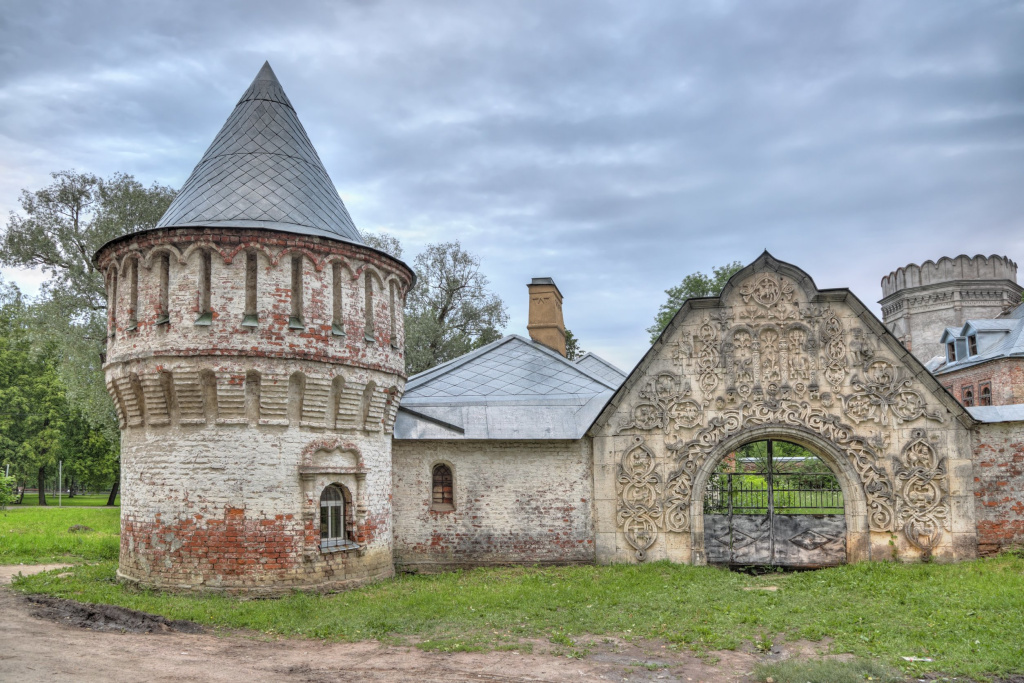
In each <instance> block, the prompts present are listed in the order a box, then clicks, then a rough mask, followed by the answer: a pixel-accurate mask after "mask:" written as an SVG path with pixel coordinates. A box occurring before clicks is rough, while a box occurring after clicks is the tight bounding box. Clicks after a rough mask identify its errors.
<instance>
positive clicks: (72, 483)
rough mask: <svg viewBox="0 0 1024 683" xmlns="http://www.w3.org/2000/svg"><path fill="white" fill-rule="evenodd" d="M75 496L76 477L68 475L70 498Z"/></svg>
mask: <svg viewBox="0 0 1024 683" xmlns="http://www.w3.org/2000/svg"><path fill="white" fill-rule="evenodd" d="M74 497H75V478H74V477H68V498H74Z"/></svg>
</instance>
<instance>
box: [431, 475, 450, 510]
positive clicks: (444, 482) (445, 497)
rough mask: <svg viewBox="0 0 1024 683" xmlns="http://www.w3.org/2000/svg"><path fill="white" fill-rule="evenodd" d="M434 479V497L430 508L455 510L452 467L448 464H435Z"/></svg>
mask: <svg viewBox="0 0 1024 683" xmlns="http://www.w3.org/2000/svg"><path fill="white" fill-rule="evenodd" d="M431 479H432V488H433V492H432V497H431V503H430V508H431V509H432V510H454V509H455V497H454V495H453V489H454V487H453V486H452V468H450V467H448V465H445V464H440V465H434V470H433V476H432V477H431Z"/></svg>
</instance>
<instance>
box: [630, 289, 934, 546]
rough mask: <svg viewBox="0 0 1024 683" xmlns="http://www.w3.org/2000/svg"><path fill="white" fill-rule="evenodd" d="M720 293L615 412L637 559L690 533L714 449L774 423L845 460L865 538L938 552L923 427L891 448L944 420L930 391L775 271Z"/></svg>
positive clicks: (843, 317) (834, 306)
mask: <svg viewBox="0 0 1024 683" xmlns="http://www.w3.org/2000/svg"><path fill="white" fill-rule="evenodd" d="M729 292H731V293H729V294H727V295H726V299H725V300H723V301H722V306H721V307H720V308H717V309H711V310H708V311H706V312H699V311H694V312H692V313H690V314H689V315H691V316H693V318H694V319H693V320H692V321H689V322H687V321H685V320H684V321H682V324H681V325H680V326H679V327H678V328H677V332H676V334H677V335H678V336H677V338H676V339H669V340H667V344H666V346H665V348H666V352H665V357H664V358H663V359H655V360H654V361H653V363H652V365H651V367H652V368H653V369H652V370H650V371H649V373H650V374H648V375H647V377H645V378H642V379H641V381H640V382H639V383H638V384H637V385H636V386H637V387H638V389H636V390H634V392H633V394H632V396H631V398H630V399H627V401H625V402H624V403H623V405H622V408H620V410H622V411H623V412H622V413H621V415H620V417H619V418H618V421H617V423H615V424H616V426H617V428H616V429H615V430H614V432H613V433H614V434H630V435H631V436H630V441H629V442H628V443H626V444H623V446H624V450H623V451H622V454H621V460H620V464H619V468H618V477H617V494H618V517H617V518H618V522H619V528H620V530H621V531H622V533H623V534H624V536H625V539H626V541H627V543H628V544H629V546H630V547H631V548H632V549H633V551H634V553H635V556H636V558H637V559H638V560H644V559H645V558H646V557H647V556H648V551H649V550H650V548H651V547H652V546H653V545H654V543H655V542H656V541H657V539H658V537H659V534H661V533H684V532H689V531H690V530H691V529H692V524H691V519H690V514H691V506H692V505H693V503H694V502H695V501H694V495H700V492H697V493H696V494H695V493H694V490H693V487H694V480H695V477H696V475H697V473H698V471H699V470H700V469H701V467H702V465H705V464H706V463H707V462H708V460H709V458H712V457H718V456H720V455H722V453H720V452H719V446H720V444H722V443H723V442H724V441H725V440H726V439H729V438H731V437H732V436H734V435H736V434H738V433H740V432H741V431H742V430H744V429H747V428H751V427H763V426H767V427H770V426H772V425H778V426H779V427H782V428H787V429H792V428H797V429H799V430H803V431H805V432H808V433H810V434H813V435H816V436H817V437H819V438H821V439H824V440H826V441H829V442H831V444H832V445H833V446H834V448H833V449H830V450H831V453H829V454H827V455H829V456H833V457H835V456H838V455H840V454H841V456H842V457H843V458H844V459H845V462H843V463H841V465H842V470H843V471H845V472H847V473H849V475H848V476H847V481H848V484H849V485H853V486H858V487H859V488H860V490H861V492H862V494H863V500H864V501H865V503H866V516H867V519H866V526H867V528H868V529H869V530H870V531H874V532H887V533H892V532H894V531H901V532H902V533H903V534H904V535H905V536H906V537H907V539H908V540H909V541H910V542H911V543H913V544H914V545H915V546H917V547H919V548H922V549H930V548H933V547H935V544H936V543H938V542H939V540H940V538H941V535H942V530H943V529H945V528H948V514H949V504H948V501H947V496H946V493H947V488H948V484H947V480H946V473H945V469H944V464H943V461H942V460H941V458H939V457H938V456H937V454H936V452H935V449H934V447H933V446H931V445H930V444H929V443H928V441H927V440H926V439H924V437H923V432H922V431H921V430H920V429H917V430H914V434H918V433H920V435H919V436H916V437H915V438H914V439H913V440H912V441H911V443H910V444H908V445H907V446H905V447H904V448H903V450H902V451H901V454H900V455H899V457H893V456H892V455H890V454H888V453H887V451H888V449H889V448H890V444H898V443H901V442H902V441H903V437H901V435H900V432H899V431H898V429H900V428H902V427H903V426H904V425H913V424H914V423H920V422H921V421H933V422H936V423H943V422H948V421H945V420H944V417H943V414H942V412H941V411H940V410H938V409H937V408H938V406H936V405H932V406H929V402H928V396H929V394H928V392H927V390H926V389H925V388H924V387H922V386H921V385H920V384H919V383H918V381H917V380H916V378H915V377H914V375H912V374H911V372H910V371H909V370H907V369H906V368H903V367H901V366H900V365H899V364H898V363H897V361H896V360H895V358H893V357H891V354H889V353H888V352H887V351H886V348H887V347H886V346H885V345H884V344H880V341H879V339H877V338H876V337H875V336H874V333H872V332H870V331H867V330H865V329H863V328H861V327H860V325H859V322H860V320H861V319H862V314H858V313H853V312H851V311H850V310H849V309H848V308H847V306H846V304H843V303H842V302H838V303H826V304H821V303H819V302H818V301H815V299H814V298H813V297H810V296H808V295H805V290H804V289H802V288H801V287H800V286H798V285H797V284H796V282H794V281H793V280H790V279H789V278H787V277H786V276H785V275H782V274H779V273H776V272H774V271H762V272H754V273H753V274H752V275H750V276H749V277H747V279H746V280H745V281H743V282H741V283H739V286H738V287H736V288H733V289H730V290H729ZM833 296H834V295H833ZM833 301H834V299H833ZM698 316H699V317H698ZM851 323H852V324H851ZM669 368H671V370H669ZM691 382H692V386H691ZM869 428H870V429H871V431H868V429H869ZM658 432H660V433H661V434H660V435H659V434H658ZM762 438H763V437H762ZM844 485H846V484H844Z"/></svg>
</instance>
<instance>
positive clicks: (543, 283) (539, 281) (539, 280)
mask: <svg viewBox="0 0 1024 683" xmlns="http://www.w3.org/2000/svg"><path fill="white" fill-rule="evenodd" d="M526 286H527V287H554V288H555V291H556V292H558V296H562V290H560V289H559V288H558V285H556V284H555V281H554V279H552V278H549V277H535V278H533V280H531V281H530V284H528V285H526Z"/></svg>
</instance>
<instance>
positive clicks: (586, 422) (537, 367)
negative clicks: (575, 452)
mask: <svg viewBox="0 0 1024 683" xmlns="http://www.w3.org/2000/svg"><path fill="white" fill-rule="evenodd" d="M612 367H614V366H612ZM621 381H622V380H621V379H618V380H615V381H609V380H608V379H606V378H604V377H602V376H601V375H599V374H597V373H596V372H593V371H592V370H590V369H588V368H587V367H580V366H579V365H577V364H576V363H573V362H571V361H569V360H566V359H565V358H563V357H562V356H561V355H560V354H558V353H556V352H555V351H552V350H551V349H549V348H548V347H546V346H544V345H543V344H539V343H537V342H533V341H531V340H529V339H525V338H523V337H520V336H518V335H509V336H507V337H504V338H503V339H499V340H498V341H496V342H494V343H492V344H488V345H487V346H484V347H482V348H480V349H477V350H476V351H473V352H472V353H468V354H466V355H464V356H461V357H459V358H456V359H455V360H452V361H449V362H448V363H444V364H443V365H439V366H437V367H435V368H432V369H430V370H427V371H426V372H423V373H420V374H418V375H415V376H413V377H411V378H409V382H408V383H407V384H406V389H405V394H404V395H403V396H402V404H401V407H400V408H399V411H398V418H397V419H396V421H395V438H396V439H579V438H581V437H582V436H583V434H584V433H586V431H587V429H588V428H589V427H590V424H591V423H592V422H593V420H594V419H595V418H596V417H597V415H598V413H599V412H600V410H601V408H602V407H604V404H605V402H606V401H607V400H608V399H609V398H610V397H611V395H612V393H613V391H614V390H615V388H616V387H617V386H618V385H619V384H620V383H621Z"/></svg>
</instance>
